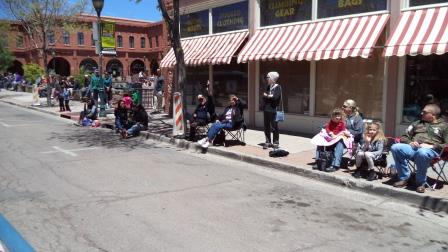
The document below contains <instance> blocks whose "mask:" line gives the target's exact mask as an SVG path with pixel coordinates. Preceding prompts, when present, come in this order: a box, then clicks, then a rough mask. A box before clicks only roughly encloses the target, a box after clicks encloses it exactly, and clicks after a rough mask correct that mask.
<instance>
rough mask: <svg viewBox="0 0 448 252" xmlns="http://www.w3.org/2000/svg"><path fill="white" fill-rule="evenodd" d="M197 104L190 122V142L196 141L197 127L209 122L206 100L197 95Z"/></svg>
mask: <svg viewBox="0 0 448 252" xmlns="http://www.w3.org/2000/svg"><path fill="white" fill-rule="evenodd" d="M198 102H199V104H198V106H196V109H195V110H194V113H193V117H192V118H191V121H190V135H189V136H190V141H196V128H197V126H204V125H206V124H207V123H208V122H209V121H210V115H209V113H210V112H209V111H208V103H207V102H208V100H207V98H205V97H204V96H203V95H201V94H200V95H198Z"/></svg>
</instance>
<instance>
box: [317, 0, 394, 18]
mask: <svg viewBox="0 0 448 252" xmlns="http://www.w3.org/2000/svg"><path fill="white" fill-rule="evenodd" d="M382 10H387V0H319V1H318V6H317V17H318V18H327V17H335V16H344V15H351V14H358V13H364V12H372V11H382Z"/></svg>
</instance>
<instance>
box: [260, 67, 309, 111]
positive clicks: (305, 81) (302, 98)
mask: <svg viewBox="0 0 448 252" xmlns="http://www.w3.org/2000/svg"><path fill="white" fill-rule="evenodd" d="M271 71H276V72H278V73H279V75H280V78H279V80H278V83H279V84H280V85H281V87H282V94H283V106H284V109H285V112H286V113H294V114H306V115H307V114H309V104H310V102H309V101H310V99H309V98H310V62H308V61H296V62H289V61H288V62H261V63H260V90H259V94H260V110H262V107H261V106H262V102H263V101H262V99H261V97H262V94H263V92H265V91H266V87H267V85H268V84H267V82H266V79H265V77H266V75H267V73H269V72H271Z"/></svg>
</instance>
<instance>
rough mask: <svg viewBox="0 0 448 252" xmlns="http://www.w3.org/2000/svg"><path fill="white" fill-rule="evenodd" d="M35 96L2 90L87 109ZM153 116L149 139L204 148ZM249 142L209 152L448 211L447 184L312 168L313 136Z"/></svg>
mask: <svg viewBox="0 0 448 252" xmlns="http://www.w3.org/2000/svg"><path fill="white" fill-rule="evenodd" d="M31 98H32V96H31V94H30V93H20V92H11V91H5V90H2V91H1V92H0V101H3V102H6V103H9V104H14V105H18V106H21V107H27V108H31V109H35V110H39V111H42V112H46V113H50V114H54V115H57V116H62V117H65V118H71V119H72V120H75V121H77V120H78V118H79V112H80V111H82V110H83V104H82V103H80V102H79V101H71V102H70V107H71V108H72V111H73V112H72V113H70V112H58V111H59V107H58V106H54V107H47V106H31V100H32V99H31ZM41 104H46V98H41ZM150 117H151V120H150V125H149V130H148V132H144V133H143V134H142V135H143V136H145V137H146V138H151V139H153V140H157V141H162V142H166V143H171V144H175V145H177V146H179V147H181V148H186V149H192V150H195V151H203V150H202V149H201V148H200V147H199V146H198V145H197V144H196V143H193V142H189V141H186V140H184V139H175V138H173V137H172V119H171V118H168V116H167V115H166V114H150ZM113 121H114V118H113V114H112V115H111V114H109V115H108V117H107V118H103V119H102V120H101V123H102V124H103V126H108V127H110V126H112V125H113ZM280 128H281V125H280ZM117 137H118V136H117ZM245 142H246V145H245V146H241V145H233V146H229V147H222V146H219V147H209V148H208V150H207V152H208V153H212V154H217V155H223V156H226V157H229V158H233V159H238V160H242V161H245V162H250V163H253V164H258V165H263V166H266V167H271V168H275V169H279V170H283V171H287V172H291V173H295V174H299V175H302V176H306V177H309V178H312V179H318V180H321V181H326V182H330V183H333V184H337V185H342V186H344V187H349V188H352V189H356V190H361V191H366V192H369V193H375V194H379V195H382V196H386V197H391V198H393V199H394V200H402V201H407V202H410V203H412V204H414V205H416V206H418V207H421V208H426V209H431V210H434V211H444V212H448V185H447V184H444V185H443V186H442V187H441V188H438V189H436V190H434V191H431V190H429V189H428V190H427V191H426V193H424V194H419V193H416V192H415V191H413V190H412V188H409V189H396V188H394V187H392V186H390V185H388V184H387V181H388V180H389V179H388V178H384V179H382V180H376V181H373V182H368V181H366V180H364V179H355V178H353V177H352V176H351V173H352V170H353V169H354V168H353V167H351V168H350V167H349V168H348V169H340V170H339V171H337V172H334V173H325V172H320V171H316V170H312V168H311V165H310V164H309V163H311V162H313V161H314V159H313V157H314V155H315V148H316V147H315V146H314V145H312V144H311V143H310V139H309V138H307V137H301V136H294V135H288V134H280V145H281V148H282V149H286V150H288V151H289V152H290V154H289V155H288V156H287V157H281V158H271V157H269V150H263V148H262V147H261V146H260V145H259V144H260V143H263V142H264V133H263V132H262V131H260V130H252V129H248V130H247V131H246V132H245ZM389 156H390V155H389ZM447 169H448V168H447ZM428 176H429V177H433V178H435V176H434V173H433V172H432V170H431V169H428Z"/></svg>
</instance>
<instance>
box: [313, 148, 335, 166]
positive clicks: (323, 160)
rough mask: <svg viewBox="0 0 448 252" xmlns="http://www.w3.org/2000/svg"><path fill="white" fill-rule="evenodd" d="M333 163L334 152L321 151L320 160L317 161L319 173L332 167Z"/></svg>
mask: <svg viewBox="0 0 448 252" xmlns="http://www.w3.org/2000/svg"><path fill="white" fill-rule="evenodd" d="M332 161H333V152H332V151H325V150H320V151H319V159H318V160H317V169H318V170H319V171H324V170H325V168H328V167H330V166H331V162H332Z"/></svg>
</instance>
